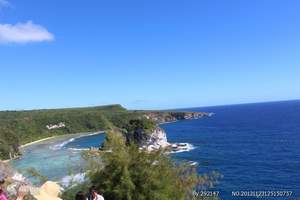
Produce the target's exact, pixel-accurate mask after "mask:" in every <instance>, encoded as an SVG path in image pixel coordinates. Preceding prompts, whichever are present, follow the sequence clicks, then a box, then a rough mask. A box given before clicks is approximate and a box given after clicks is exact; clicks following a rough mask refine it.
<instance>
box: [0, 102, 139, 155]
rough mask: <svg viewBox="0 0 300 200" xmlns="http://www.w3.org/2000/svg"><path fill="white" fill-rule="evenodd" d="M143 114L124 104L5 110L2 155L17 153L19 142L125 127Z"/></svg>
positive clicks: (0, 140)
mask: <svg viewBox="0 0 300 200" xmlns="http://www.w3.org/2000/svg"><path fill="white" fill-rule="evenodd" d="M141 115H142V113H140V112H134V111H128V110H126V109H125V108H123V107H122V106H121V105H108V106H97V107H86V108H67V109H44V110H30V111H1V112H0V158H1V159H8V158H9V157H10V156H9V153H11V155H12V156H17V155H18V146H19V145H21V144H25V143H28V142H32V141H36V140H38V139H42V138H46V137H50V136H55V135H62V134H70V133H78V132H90V131H99V130H107V129H111V128H112V127H123V126H125V124H127V122H128V121H129V120H130V119H134V118H138V117H139V116H141ZM59 125H61V126H60V127H59ZM62 125H64V126H62ZM47 126H48V127H50V129H49V128H47ZM55 126H58V127H55Z"/></svg>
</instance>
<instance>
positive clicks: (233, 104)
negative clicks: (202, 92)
mask: <svg viewBox="0 0 300 200" xmlns="http://www.w3.org/2000/svg"><path fill="white" fill-rule="evenodd" d="M288 101H300V99H286V100H274V101H257V102H246V103H232V104H217V105H210V106H193V107H179V108H168V109H164V108H161V109H159V108H158V109H127V108H126V107H125V106H123V105H122V104H118V103H112V104H102V105H87V106H71V107H53V108H29V109H6V110H0V112H20V111H38V110H58V109H76V108H93V107H101V106H103V107H105V106H117V105H120V106H122V107H123V108H125V109H127V110H129V111H130V110H133V111H135V110H137V111H138V110H150V111H151V110H162V111H164V110H165V111H167V110H184V109H193V108H209V107H219V106H235V105H247V104H260V103H276V102H288Z"/></svg>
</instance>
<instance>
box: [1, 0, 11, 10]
mask: <svg viewBox="0 0 300 200" xmlns="http://www.w3.org/2000/svg"><path fill="white" fill-rule="evenodd" d="M9 6H10V3H9V2H8V1H6V0H0V9H1V8H3V7H9Z"/></svg>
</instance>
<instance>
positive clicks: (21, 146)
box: [0, 131, 105, 163]
mask: <svg viewBox="0 0 300 200" xmlns="http://www.w3.org/2000/svg"><path fill="white" fill-rule="evenodd" d="M103 133H105V131H96V132H80V133H72V134H63V135H55V136H50V137H46V138H43V139H39V140H36V141H33V142H28V143H26V144H23V145H20V146H19V148H20V150H21V149H23V148H25V147H29V146H31V145H34V144H38V143H40V142H44V141H47V140H51V139H55V138H59V137H66V136H70V137H74V136H77V137H76V138H81V137H87V136H91V135H98V134H103ZM21 157H22V155H20V156H18V157H15V158H12V159H7V160H0V162H3V163H9V162H10V161H12V160H16V159H19V158H21Z"/></svg>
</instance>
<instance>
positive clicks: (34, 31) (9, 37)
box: [0, 0, 54, 44]
mask: <svg viewBox="0 0 300 200" xmlns="http://www.w3.org/2000/svg"><path fill="white" fill-rule="evenodd" d="M0 1H3V0H0ZM52 40H54V36H53V34H52V33H50V32H49V31H48V30H47V29H46V28H44V27H42V26H41V25H38V24H34V23H33V22H31V21H28V22H26V23H18V24H15V25H12V24H0V43H20V44H24V43H28V42H43V41H52Z"/></svg>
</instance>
